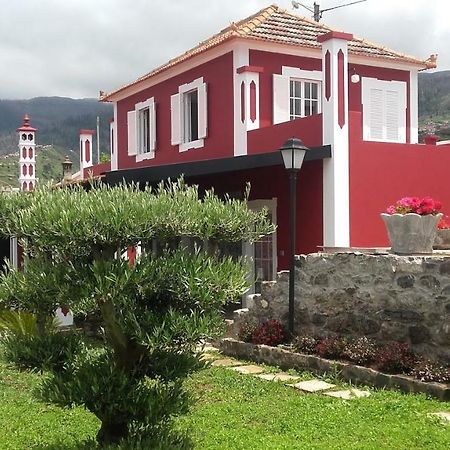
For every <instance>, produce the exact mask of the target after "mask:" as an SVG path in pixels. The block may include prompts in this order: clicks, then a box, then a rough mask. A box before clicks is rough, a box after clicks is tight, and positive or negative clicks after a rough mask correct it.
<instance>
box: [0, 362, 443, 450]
mask: <svg viewBox="0 0 450 450" xmlns="http://www.w3.org/2000/svg"><path fill="white" fill-rule="evenodd" d="M305 377H308V376H307V375H306V376H305ZM39 380H40V375H37V374H30V373H26V372H22V373H19V372H17V371H16V370H13V369H11V368H9V367H7V366H5V365H0V430H2V432H1V439H0V448H1V450H21V449H27V450H28V449H52V450H57V449H60V450H74V449H76V448H77V444H76V443H77V442H80V441H82V440H86V439H90V438H93V437H94V436H95V433H96V431H97V428H98V422H97V420H96V419H95V417H94V416H92V415H91V414H90V413H88V412H86V411H84V410H82V409H80V408H77V409H73V410H67V409H61V408H58V407H54V406H49V405H46V404H44V403H41V402H39V401H38V400H36V398H35V397H34V395H33V391H34V390H35V389H36V387H37V386H38V383H39ZM188 386H189V388H190V389H192V391H194V392H195V395H196V397H197V399H198V402H197V404H196V405H195V406H194V408H193V409H192V411H191V413H190V414H189V415H188V416H187V417H183V418H180V420H179V426H180V427H181V428H187V429H189V430H190V432H191V435H192V438H193V441H194V443H195V449H201V450H206V449H217V450H219V449H220V450H223V449H246V450H252V449H255V450H265V449H277V450H278V449H280V450H281V449H289V450H294V449H302V450H303V449H327V450H328V449H380V448H383V449H395V450H397V449H399V450H400V449H405V450H406V449H407V450H413V449H448V448H450V425H446V424H444V423H442V422H440V421H439V420H437V419H434V418H430V417H428V416H427V413H429V412H433V411H444V410H447V411H450V404H449V403H442V402H438V401H435V400H430V399H426V398H425V397H424V396H421V395H403V394H400V393H397V392H389V391H374V392H373V393H372V395H371V397H369V398H363V399H358V400H352V401H347V402H346V401H343V400H339V399H333V398H328V397H324V396H322V395H318V394H312V395H302V394H299V393H298V392H296V391H294V389H292V388H288V387H285V386H283V385H282V384H276V383H271V382H266V381H262V380H259V379H256V378H253V377H249V376H244V375H240V374H237V373H235V372H233V371H231V370H229V369H225V368H212V369H207V370H204V371H203V372H201V373H198V374H196V375H195V376H194V377H193V378H192V379H190V380H189V381H188ZM89 448H92V446H90V447H89Z"/></svg>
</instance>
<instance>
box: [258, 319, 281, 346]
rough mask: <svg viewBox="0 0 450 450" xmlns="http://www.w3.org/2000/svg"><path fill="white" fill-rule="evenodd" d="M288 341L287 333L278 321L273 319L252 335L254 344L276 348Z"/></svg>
mask: <svg viewBox="0 0 450 450" xmlns="http://www.w3.org/2000/svg"><path fill="white" fill-rule="evenodd" d="M285 339H286V331H285V329H284V327H283V325H281V323H280V322H278V320H275V319H272V320H268V321H267V322H265V323H263V324H262V325H261V326H260V327H259V328H257V329H256V330H255V332H254V333H253V335H252V343H253V344H265V345H271V346H275V345H278V344H281V343H282V342H284V340H285Z"/></svg>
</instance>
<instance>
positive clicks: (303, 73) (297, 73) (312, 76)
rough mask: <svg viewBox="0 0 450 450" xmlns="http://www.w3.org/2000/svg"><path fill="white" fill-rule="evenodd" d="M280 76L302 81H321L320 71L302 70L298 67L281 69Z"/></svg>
mask: <svg viewBox="0 0 450 450" xmlns="http://www.w3.org/2000/svg"><path fill="white" fill-rule="evenodd" d="M281 73H282V75H285V76H287V77H290V78H300V79H302V80H314V81H322V71H321V70H303V69H300V68H298V67H288V66H282V67H281Z"/></svg>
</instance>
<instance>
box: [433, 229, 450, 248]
mask: <svg viewBox="0 0 450 450" xmlns="http://www.w3.org/2000/svg"><path fill="white" fill-rule="evenodd" d="M433 248H435V249H436V250H450V228H444V229H442V230H437V233H436V239H435V240H434V245H433Z"/></svg>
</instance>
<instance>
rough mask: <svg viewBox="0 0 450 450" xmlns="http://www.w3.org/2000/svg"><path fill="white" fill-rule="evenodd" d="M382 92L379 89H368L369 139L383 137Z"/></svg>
mask: <svg viewBox="0 0 450 450" xmlns="http://www.w3.org/2000/svg"><path fill="white" fill-rule="evenodd" d="M383 100H384V92H383V90H381V89H371V90H370V100H369V104H370V106H369V111H368V112H369V130H370V131H369V133H370V134H369V136H370V138H371V139H383V134H384V133H383V123H384V120H383V111H384V109H385V107H384V101H383Z"/></svg>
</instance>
